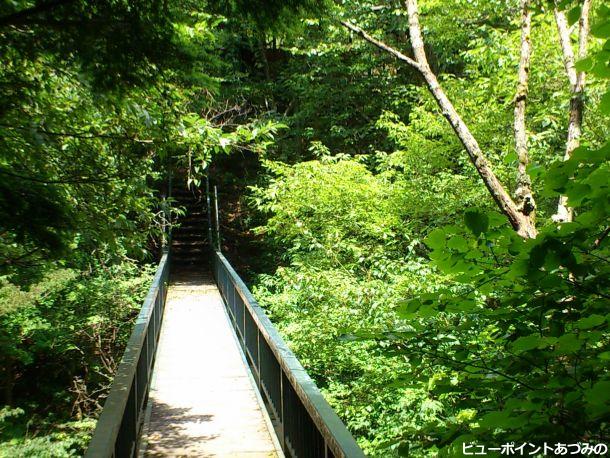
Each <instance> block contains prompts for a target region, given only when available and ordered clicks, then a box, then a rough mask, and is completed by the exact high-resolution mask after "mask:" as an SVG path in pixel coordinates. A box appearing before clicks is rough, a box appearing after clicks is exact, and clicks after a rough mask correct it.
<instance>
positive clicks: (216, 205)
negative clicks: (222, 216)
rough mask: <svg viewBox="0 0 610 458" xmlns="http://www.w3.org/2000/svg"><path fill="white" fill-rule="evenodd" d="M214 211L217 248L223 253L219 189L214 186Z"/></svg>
mask: <svg viewBox="0 0 610 458" xmlns="http://www.w3.org/2000/svg"><path fill="white" fill-rule="evenodd" d="M214 210H215V214H216V248H218V251H222V249H221V248H220V246H221V245H220V220H219V218H218V188H217V187H216V185H214Z"/></svg>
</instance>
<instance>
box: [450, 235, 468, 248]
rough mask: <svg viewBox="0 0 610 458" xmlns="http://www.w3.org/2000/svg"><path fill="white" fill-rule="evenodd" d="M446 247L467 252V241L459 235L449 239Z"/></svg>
mask: <svg viewBox="0 0 610 458" xmlns="http://www.w3.org/2000/svg"><path fill="white" fill-rule="evenodd" d="M447 247H449V248H451V249H453V250H457V251H461V252H464V251H467V250H468V241H467V240H466V239H465V238H464V237H462V236H461V235H454V236H453V237H451V239H449V242H447Z"/></svg>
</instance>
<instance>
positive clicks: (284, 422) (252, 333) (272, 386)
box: [214, 251, 364, 458]
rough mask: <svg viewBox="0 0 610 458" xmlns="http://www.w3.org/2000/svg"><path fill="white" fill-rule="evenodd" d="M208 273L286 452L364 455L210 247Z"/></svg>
mask: <svg viewBox="0 0 610 458" xmlns="http://www.w3.org/2000/svg"><path fill="white" fill-rule="evenodd" d="M214 276H215V278H216V282H217V284H218V287H219V289H220V291H221V293H222V296H223V299H224V302H225V306H226V308H227V310H228V312H229V316H230V318H231V321H232V324H233V327H234V329H235V332H236V334H237V337H238V340H239V342H240V344H241V346H242V348H243V350H244V353H245V355H246V358H247V360H248V364H249V365H250V368H251V370H252V373H253V375H254V379H255V380H256V383H257V384H258V387H259V391H260V393H261V395H262V397H263V400H264V401H265V403H266V405H267V410H268V411H269V413H270V416H271V418H272V419H273V420H275V428H276V433H277V436H278V439H279V441H280V444H281V446H282V449H283V450H284V453H285V454H286V455H287V456H290V457H298V458H305V457H316V458H318V457H319V458H330V457H337V458H339V457H346V458H359V457H364V453H363V452H362V450H361V449H360V447H359V446H358V444H357V443H356V441H355V440H354V438H353V437H352V435H351V434H350V432H349V431H348V430H347V428H346V427H345V425H344V424H343V422H342V421H341V420H340V419H339V417H338V416H337V414H336V413H335V412H334V410H333V409H332V408H331V407H330V405H328V403H327V402H326V400H325V399H324V398H323V396H322V394H321V393H320V391H319V390H318V388H317V387H316V385H315V383H314V382H313V380H311V378H310V377H309V375H307V372H305V369H303V366H301V364H300V363H299V361H298V360H297V358H296V356H295V355H294V354H293V353H292V351H290V349H289V348H288V347H287V346H286V344H285V343H284V340H283V339H282V338H281V337H280V335H279V334H278V332H277V330H276V329H275V327H274V326H273V324H272V323H271V321H270V320H269V318H268V317H267V315H266V314H265V312H264V311H263V309H262V308H261V307H260V306H259V305H258V303H257V302H256V300H255V299H254V297H252V294H251V293H250V291H249V290H248V288H247V286H246V285H245V284H244V282H243V281H242V280H241V279H240V278H239V276H238V275H237V273H236V272H235V270H234V269H233V267H231V264H229V262H228V261H227V260H226V259H225V257H224V256H223V255H222V254H221V253H220V252H219V251H215V252H214Z"/></svg>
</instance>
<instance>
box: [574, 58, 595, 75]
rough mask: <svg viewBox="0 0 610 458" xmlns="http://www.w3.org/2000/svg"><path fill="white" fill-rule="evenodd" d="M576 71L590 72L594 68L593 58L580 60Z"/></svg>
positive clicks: (576, 65)
mask: <svg viewBox="0 0 610 458" xmlns="http://www.w3.org/2000/svg"><path fill="white" fill-rule="evenodd" d="M574 67H575V68H576V71H579V72H588V71H589V70H591V68H592V67H593V59H592V58H591V57H585V58H584V59H580V60H579V61H577V62H576V64H575V65H574Z"/></svg>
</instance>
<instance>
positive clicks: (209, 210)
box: [205, 169, 214, 247]
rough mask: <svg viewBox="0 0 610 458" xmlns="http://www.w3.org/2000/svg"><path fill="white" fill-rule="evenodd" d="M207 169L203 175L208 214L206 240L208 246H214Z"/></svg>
mask: <svg viewBox="0 0 610 458" xmlns="http://www.w3.org/2000/svg"><path fill="white" fill-rule="evenodd" d="M209 173H210V172H209V169H208V174H207V175H206V176H205V201H206V212H207V216H208V242H209V243H210V247H213V246H214V241H213V240H212V215H211V213H212V208H211V205H210V177H209Z"/></svg>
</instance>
